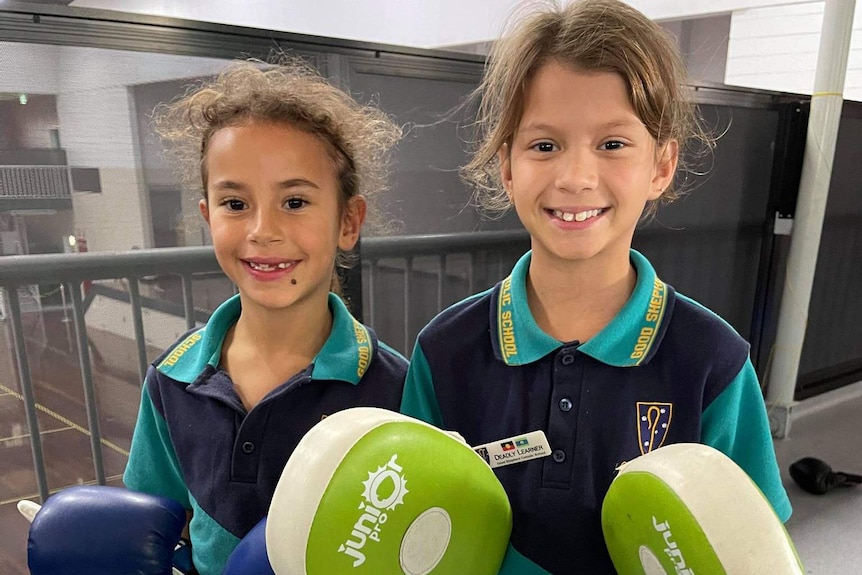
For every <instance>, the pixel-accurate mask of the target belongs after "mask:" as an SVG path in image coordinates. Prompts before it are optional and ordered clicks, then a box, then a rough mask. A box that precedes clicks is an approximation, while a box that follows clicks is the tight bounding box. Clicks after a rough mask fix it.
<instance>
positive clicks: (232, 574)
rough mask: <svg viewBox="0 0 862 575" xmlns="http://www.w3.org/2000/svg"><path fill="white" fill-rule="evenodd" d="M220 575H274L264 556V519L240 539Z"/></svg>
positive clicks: (267, 559)
mask: <svg viewBox="0 0 862 575" xmlns="http://www.w3.org/2000/svg"><path fill="white" fill-rule="evenodd" d="M222 575H275V574H274V573H273V571H272V566H271V565H270V564H269V558H268V557H267V555H266V517H264V518H263V519H261V520H260V523H258V524H257V525H255V526H254V527H253V528H252V530H251V531H249V532H248V533H247V534H246V536H245V537H243V538H242V541H240V542H239V545H237V546H236V549H234V550H233V552H232V553H231V554H230V557H228V559H227V564H225V566H224V571H222Z"/></svg>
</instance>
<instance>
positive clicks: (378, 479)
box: [338, 453, 408, 567]
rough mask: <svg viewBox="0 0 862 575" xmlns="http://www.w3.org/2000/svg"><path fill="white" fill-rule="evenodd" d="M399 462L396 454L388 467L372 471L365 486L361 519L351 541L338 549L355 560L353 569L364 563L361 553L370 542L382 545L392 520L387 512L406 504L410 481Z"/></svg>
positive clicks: (354, 528) (348, 540) (363, 555)
mask: <svg viewBox="0 0 862 575" xmlns="http://www.w3.org/2000/svg"><path fill="white" fill-rule="evenodd" d="M396 459H398V454H397V453H396V454H394V455H393V456H392V457H391V458H390V459H389V461H388V462H387V463H386V465H384V466H382V467H378V468H377V471H369V472H368V479H367V480H366V481H363V482H362V486H363V490H362V501H360V503H359V511H360V513H359V518H358V519H357V520H356V523H354V524H353V530H352V531H351V533H350V537H348V538H347V540H346V541H345V542H344V543H342V544H341V545H339V547H338V551H339V553H344V554H345V555H348V556H349V557H352V558H353V566H354V567H359V566H360V565H362V564H363V563H365V553H363V552H362V549H363V548H364V547H365V544H366V543H368V540H369V539H370V540H371V541H375V542H377V543H380V537H381V535H382V533H383V526H384V525H385V524H386V521H387V520H388V519H389V516H388V514H387V511H394V510H395V508H396V507H397V506H399V505H401V504H403V503H404V496H405V495H406V494H407V493H408V490H407V479H406V478H405V477H404V473H403V469H402V468H401V466H400V465H398V464H397V463H396Z"/></svg>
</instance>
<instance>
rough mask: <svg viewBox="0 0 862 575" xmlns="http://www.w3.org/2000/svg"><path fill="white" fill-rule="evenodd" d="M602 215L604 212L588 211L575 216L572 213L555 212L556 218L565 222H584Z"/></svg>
mask: <svg viewBox="0 0 862 575" xmlns="http://www.w3.org/2000/svg"><path fill="white" fill-rule="evenodd" d="M600 213H602V210H586V211H583V212H578V213H576V214H573V213H571V212H563V211H560V210H554V216H556V217H558V218H560V219H561V220H563V221H564V222H583V221H586V220H587V219H589V218H594V217H596V216H597V215H599V214H600Z"/></svg>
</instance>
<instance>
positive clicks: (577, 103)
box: [519, 60, 642, 129]
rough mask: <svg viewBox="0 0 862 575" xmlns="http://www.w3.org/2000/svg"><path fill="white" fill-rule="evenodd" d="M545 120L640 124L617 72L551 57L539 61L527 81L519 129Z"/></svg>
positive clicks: (557, 122) (578, 122)
mask: <svg viewBox="0 0 862 575" xmlns="http://www.w3.org/2000/svg"><path fill="white" fill-rule="evenodd" d="M546 123H548V124H552V125H557V126H560V127H563V126H566V125H568V124H576V125H578V126H581V127H583V126H589V125H592V124H606V123H612V124H631V125H634V126H642V122H641V120H640V118H638V115H637V113H636V112H635V109H634V107H633V106H632V104H631V101H630V98H629V90H628V86H627V85H626V82H625V80H624V79H623V77H622V76H621V75H619V74H617V73H614V72H596V71H586V70H582V69H578V68H573V67H570V66H565V65H563V64H560V63H559V62H557V61H554V60H552V61H550V62H548V63H546V64H543V65H542V66H541V67H540V68H539V69H538V70H537V71H536V72H535V74H534V75H533V77H532V78H531V79H530V80H529V82H528V83H527V85H526V87H525V90H524V100H523V107H522V114H521V122H520V126H519V129H524V128H527V127H529V126H532V125H536V124H546Z"/></svg>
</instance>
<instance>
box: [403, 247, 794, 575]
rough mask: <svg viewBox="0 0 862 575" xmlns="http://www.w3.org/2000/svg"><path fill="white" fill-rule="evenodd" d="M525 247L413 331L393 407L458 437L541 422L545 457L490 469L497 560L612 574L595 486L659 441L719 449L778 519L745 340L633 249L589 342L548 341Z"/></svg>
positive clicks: (767, 441) (774, 478)
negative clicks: (614, 308) (618, 304)
mask: <svg viewBox="0 0 862 575" xmlns="http://www.w3.org/2000/svg"><path fill="white" fill-rule="evenodd" d="M530 256H531V254H530V252H528V253H527V254H526V255H524V256H523V257H522V258H521V259H520V260H519V261H518V263H517V264H516V265H515V267H514V269H513V271H512V273H511V275H510V276H509V277H507V278H506V279H505V280H503V281H502V282H500V283H499V284H497V285H496V286H495V287H493V288H492V289H490V290H488V291H486V292H484V293H481V294H477V295H475V296H473V297H470V298H468V299H466V300H464V301H462V302H460V303H457V304H455V305H454V306H452V307H450V308H449V309H447V310H445V311H444V312H442V313H441V314H440V315H438V316H437V317H436V318H435V319H434V320H432V321H431V323H430V324H429V325H428V326H426V327H425V328H424V329H423V330H422V332H421V333H420V334H419V337H418V339H417V343H416V347H415V349H414V352H413V356H412V357H411V363H410V369H409V371H408V374H407V381H406V383H405V387H404V398H403V400H402V404H401V411H402V412H403V413H405V414H407V415H412V416H414V417H417V418H420V419H423V420H425V421H428V422H430V423H432V424H435V425H438V426H439V427H441V428H443V429H448V430H455V431H457V432H459V433H460V434H461V435H463V436H464V438H465V440H466V441H467V442H468V443H469V444H470V445H480V444H484V443H489V442H492V441H496V440H501V439H504V438H508V437H512V436H514V435H519V434H523V433H526V432H530V431H534V430H538V429H541V430H544V432H545V434H546V436H547V439H548V442H549V443H550V448H551V450H552V455H551V456H550V457H545V458H541V459H533V460H530V461H527V462H523V463H516V464H513V465H509V466H505V467H499V468H497V469H495V472H496V474H497V477H498V478H499V479H500V481H501V482H502V484H503V486H504V487H505V488H506V492H507V493H508V495H509V499H510V501H511V503H512V508H513V532H512V539H511V543H512V546H513V547H514V550H513V549H511V548H510V555H513V556H515V557H520V559H521V560H524V557H525V558H526V559H527V560H529V561H525V562H524V564H530V562H532V563H535V564H537V565H538V566H540V567H541V568H543V569H544V570H547V571H550V572H551V573H558V574H562V573H575V572H577V573H590V574H602V573H609V574H613V573H615V571H614V568H613V565H612V563H611V560H610V557H609V555H608V553H607V549H606V547H605V544H604V540H603V537H602V530H601V519H600V511H601V505H602V500H603V498H604V495H605V493H606V492H607V490H608V486H609V485H610V483H611V480H612V479H613V478H614V475H615V469H616V468H617V467H618V466H619V464H620V463H622V462H624V461H629V460H631V459H634V458H635V457H637V456H639V455H641V454H643V453H647V452H649V451H651V450H653V449H656V448H658V447H660V446H661V445H666V444H670V443H679V442H700V443H705V444H707V445H711V446H713V447H715V448H717V449H719V450H721V451H722V452H724V453H725V454H727V455H728V456H730V457H731V458H732V459H733V460H734V461H735V462H736V463H737V464H738V465H740V466H741V467H742V468H743V469H744V470H745V471H746V472H747V473H748V474H749V475H750V476H751V477H752V479H753V480H754V481H755V482H756V483H757V485H758V486H759V487H760V489H761V490H762V491H763V492H764V494H765V495H766V496H767V498H768V499H769V501H770V502H771V504H772V506H773V508H774V509H775V511H776V512H777V514H778V516H779V517H780V518H781V519H782V520H786V519H787V518H788V517H789V515H790V503H789V501H788V499H787V495H786V493H785V491H784V487H783V486H782V484H781V479H780V476H779V471H778V467H777V464H776V460H775V453H774V450H773V444H772V439H771V436H770V432H769V425H768V421H767V417H766V410H765V408H764V402H763V396H762V394H761V390H760V386H759V384H758V381H757V375H756V374H755V372H754V368H753V367H752V365H751V362H750V361H749V358H748V350H749V346H748V344H747V343H746V342H745V340H743V339H742V338H741V337H740V336H739V335H738V334H737V333H736V332H735V331H733V329H732V328H731V327H730V326H729V325H728V324H726V323H725V322H724V321H723V320H721V319H720V318H719V317H718V316H717V315H715V314H713V313H712V312H710V311H708V310H707V309H705V308H704V307H702V306H700V305H698V304H697V303H695V302H693V301H692V300H690V299H687V298H685V297H683V296H681V295H680V294H677V293H676V292H675V291H674V289H673V288H672V287H671V286H669V285H667V284H666V283H664V282H662V281H661V280H660V279H659V278H658V277H656V273H655V271H654V270H653V268H652V266H651V265H650V263H649V262H648V261H647V259H646V258H645V257H643V256H642V255H641V254H639V253H638V252H636V251H634V250H632V252H631V262H632V264H633V265H634V267H635V269H636V271H637V283H636V286H635V289H634V291H633V293H632V295H631V297H630V299H629V301H628V302H627V303H626V304H625V306H624V307H623V308H622V310H620V312H619V313H618V314H617V316H616V317H615V318H614V319H613V320H612V321H611V322H610V323H609V324H608V325H607V326H606V327H605V328H604V329H603V330H602V331H601V332H600V333H598V334H597V335H596V336H594V337H593V338H591V339H590V340H589V341H586V342H584V343H579V342H561V341H557V340H556V339H554V338H552V337H550V336H549V335H547V334H546V333H544V332H543V331H542V330H541V329H540V328H539V327H538V325H537V324H536V322H535V320H534V318H533V316H532V314H531V312H530V309H529V306H528V304H527V291H526V278H527V272H528V270H529V267H530ZM703 488H704V489H709V485H704V486H703ZM519 553H520V555H518V554H519ZM521 556H523V557H521ZM514 571H517V572H518V573H519V575H520V574H526V573H532V572H536V573H542V572H544V571H543V570H542V569H538V568H535V567H534V568H533V569H532V570H528V569H527V568H526V567H525V566H523V565H522V566H520V567H519V568H518V569H516V570H513V572H514Z"/></svg>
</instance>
